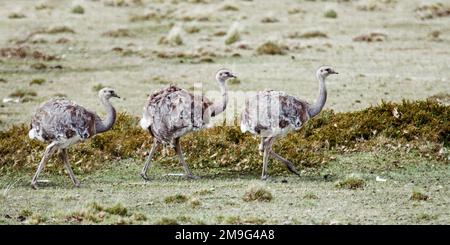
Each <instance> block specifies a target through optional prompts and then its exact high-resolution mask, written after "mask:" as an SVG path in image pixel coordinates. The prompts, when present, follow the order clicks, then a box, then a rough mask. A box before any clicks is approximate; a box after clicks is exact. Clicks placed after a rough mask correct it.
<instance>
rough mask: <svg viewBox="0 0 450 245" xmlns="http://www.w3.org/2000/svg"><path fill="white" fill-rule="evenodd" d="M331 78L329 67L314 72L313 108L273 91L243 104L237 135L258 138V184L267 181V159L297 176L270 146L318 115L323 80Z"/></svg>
mask: <svg viewBox="0 0 450 245" xmlns="http://www.w3.org/2000/svg"><path fill="white" fill-rule="evenodd" d="M331 74H338V73H337V72H336V71H335V70H334V69H333V68H332V67H330V66H321V67H320V68H319V69H318V70H317V72H316V78H317V80H318V81H319V95H318V97H317V100H316V102H315V103H314V104H310V103H308V102H306V101H304V100H302V99H299V98H297V97H295V96H292V95H289V94H287V93H285V92H282V91H275V90H265V91H261V92H258V93H257V94H256V95H255V96H253V97H251V98H249V99H247V100H246V102H245V109H244V111H243V112H242V115H241V131H242V132H244V133H245V132H247V131H248V132H250V133H252V134H254V135H257V136H259V137H261V143H260V145H259V151H260V152H261V153H262V154H263V169H262V175H261V179H262V180H266V179H267V178H268V177H269V175H268V172H267V167H268V164H269V158H270V157H273V158H275V159H277V160H279V161H281V162H283V163H284V164H285V165H286V167H287V168H288V170H289V171H291V172H292V173H294V174H296V175H298V176H300V173H299V172H298V171H297V170H296V169H295V167H294V164H293V163H292V162H291V161H289V160H287V159H285V158H283V157H282V156H280V155H278V154H277V153H275V152H274V151H273V149H272V146H273V144H274V143H275V141H276V140H277V139H280V138H282V137H284V136H285V135H286V134H288V133H289V132H291V131H294V130H299V129H300V128H301V127H302V126H303V125H304V124H305V123H306V122H307V121H308V120H309V119H311V118H313V117H315V116H317V115H318V114H319V113H320V112H321V111H322V108H323V107H324V105H325V102H326V100H327V89H326V86H325V79H326V78H327V77H328V76H329V75H331Z"/></svg>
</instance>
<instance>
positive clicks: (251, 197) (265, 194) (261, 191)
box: [243, 186, 273, 202]
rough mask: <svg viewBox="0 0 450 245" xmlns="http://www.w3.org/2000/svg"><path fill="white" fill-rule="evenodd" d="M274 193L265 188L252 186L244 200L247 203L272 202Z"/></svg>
mask: <svg viewBox="0 0 450 245" xmlns="http://www.w3.org/2000/svg"><path fill="white" fill-rule="evenodd" d="M272 199H273V196H272V193H271V192H270V191H269V190H267V189H266V188H265V187H264V186H251V187H250V188H249V189H248V190H247V191H246V192H245V194H244V197H243V200H244V201H246V202H253V201H258V202H270V201H272Z"/></svg>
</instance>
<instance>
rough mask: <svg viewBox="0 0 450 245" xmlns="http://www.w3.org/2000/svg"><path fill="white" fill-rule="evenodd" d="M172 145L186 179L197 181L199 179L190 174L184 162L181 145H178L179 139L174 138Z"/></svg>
mask: <svg viewBox="0 0 450 245" xmlns="http://www.w3.org/2000/svg"><path fill="white" fill-rule="evenodd" d="M174 143H175V151H176V152H177V155H178V158H179V160H180V163H181V165H183V168H184V172H185V173H186V177H188V178H190V179H199V177H197V176H195V175H193V174H192V172H191V170H190V169H189V166H188V165H187V164H186V162H185V161H184V157H183V150H182V149H181V145H180V138H176V139H175V142H174Z"/></svg>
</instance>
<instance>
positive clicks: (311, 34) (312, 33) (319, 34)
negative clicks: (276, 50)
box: [287, 31, 328, 39]
mask: <svg viewBox="0 0 450 245" xmlns="http://www.w3.org/2000/svg"><path fill="white" fill-rule="evenodd" d="M287 37H288V38H292V39H294V38H327V37H328V35H327V34H326V33H324V32H321V31H308V32H304V33H299V32H293V33H290V34H288V35H287Z"/></svg>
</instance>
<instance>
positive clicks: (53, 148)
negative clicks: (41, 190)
mask: <svg viewBox="0 0 450 245" xmlns="http://www.w3.org/2000/svg"><path fill="white" fill-rule="evenodd" d="M56 149H57V145H56V142H53V143H51V144H50V145H48V146H47V147H46V148H45V152H44V156H43V157H42V159H41V162H40V163H39V166H38V169H37V170H36V173H35V174H34V177H33V179H31V187H32V188H33V189H37V185H36V184H37V179H38V177H39V174H40V173H41V171H42V170H43V169H44V167H45V164H46V163H47V161H48V160H49V159H50V157H51V156H52V155H53V153H55V151H56Z"/></svg>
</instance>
